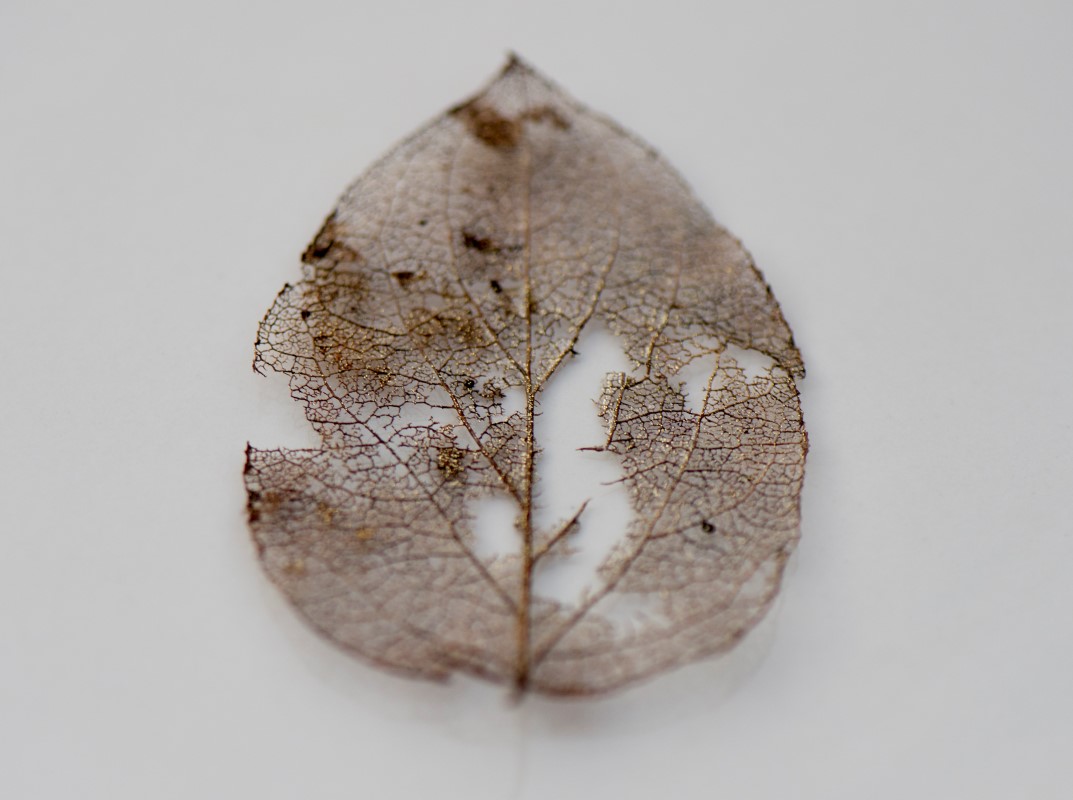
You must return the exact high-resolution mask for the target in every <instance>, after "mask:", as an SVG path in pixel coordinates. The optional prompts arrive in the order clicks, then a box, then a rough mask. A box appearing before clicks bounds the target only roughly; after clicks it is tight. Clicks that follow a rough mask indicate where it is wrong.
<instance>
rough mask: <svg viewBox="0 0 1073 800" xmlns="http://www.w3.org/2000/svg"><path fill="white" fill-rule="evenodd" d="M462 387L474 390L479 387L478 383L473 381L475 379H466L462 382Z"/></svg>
mask: <svg viewBox="0 0 1073 800" xmlns="http://www.w3.org/2000/svg"><path fill="white" fill-rule="evenodd" d="M462 385H463V386H465V387H466V388H467V389H472V388H473V387H474V386H476V385H477V381H475V380H473V378H466V379H465V380H464V381H462Z"/></svg>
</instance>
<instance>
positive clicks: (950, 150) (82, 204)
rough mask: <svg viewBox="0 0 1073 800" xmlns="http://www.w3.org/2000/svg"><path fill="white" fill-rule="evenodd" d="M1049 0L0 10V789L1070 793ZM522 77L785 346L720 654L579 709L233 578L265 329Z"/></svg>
mask: <svg viewBox="0 0 1073 800" xmlns="http://www.w3.org/2000/svg"><path fill="white" fill-rule="evenodd" d="M1071 34H1073V6H1071V5H1070V4H1069V3H1068V2H1064V1H1063V0H1055V1H1054V2H1040V1H1036V2H1016V3H1014V2H1009V3H995V2H972V3H970V2H964V3H954V2H936V1H935V0H928V1H927V2H908V1H907V0H899V2H872V3H869V2H821V3H809V4H806V3H796V2H786V3H777V4H771V3H763V2H725V3H724V2H698V3H695V4H685V3H680V4H676V3H671V2H659V3H651V4H639V3H634V4H631V3H627V2H615V3H610V2H609V3H596V2H581V0H571V1H570V2H551V1H550V0H539V1H537V0H530V1H529V2H525V3H515V2H503V1H502V0H500V2H486V3H478V2H466V3H463V2H440V3H425V4H416V3H403V2H387V1H386V0H381V1H380V2H360V1H357V0H349V1H348V2H340V3H336V4H330V3H317V2H308V1H307V2H302V3H295V4H294V5H293V6H291V7H289V8H284V7H283V6H282V5H281V4H275V3H271V2H262V3H253V2H251V3H248V4H242V3H237V2H221V0H212V2H183V3H178V2H176V3H170V4H161V3H152V2H131V3H127V4H123V3H119V2H97V3H90V2H82V3H72V4H71V5H70V6H69V7H66V8H61V7H59V6H56V5H53V4H48V3H40V2H31V1H30V0H5V2H4V3H3V6H2V7H0V264H2V268H3V272H2V276H0V298H2V299H0V348H2V356H3V362H2V372H0V387H2V392H0V411H2V413H0V492H2V513H3V517H2V518H3V532H2V538H0V795H2V796H3V797H5V798H75V797H77V798H234V797H256V798H298V797H309V798H317V799H318V800H327V799H328V798H343V797H346V798H355V797H370V798H395V797H414V798H419V797H446V798H452V797H460V798H527V799H530V800H532V799H535V798H559V797H563V798H573V797H579V798H585V797H616V798H647V797H668V798H695V797H696V798H701V797H703V798H710V797H720V798H861V797H868V798H905V797H944V798H945V797H959V798H960V797H964V798H1009V797H1032V798H1064V797H1069V796H1073V777H1071V768H1070V767H1069V762H1068V759H1069V753H1070V750H1071V748H1073V722H1071V720H1073V630H1071V619H1070V618H1071V611H1073V581H1071V580H1070V563H1071V560H1073V523H1071V521H1070V517H1071V513H1073V512H1071V509H1070V507H1069V498H1070V494H1071V492H1070V488H1071V483H1073V460H1071V452H1073V414H1071V411H1073V368H1071V365H1070V357H1071V354H1073V320H1071V313H1070V309H1071V308H1073V280H1071V269H1070V260H1071V255H1073V102H1071V99H1073V56H1071V53H1073V48H1071V46H1070V41H1071ZM507 49H515V50H517V51H518V52H519V53H521V54H522V55H523V56H524V57H525V58H526V59H527V60H529V61H530V62H531V63H533V64H534V65H536V66H537V67H538V68H539V69H541V70H542V71H544V72H545V73H546V74H548V75H549V76H551V77H552V78H554V79H555V80H556V81H558V82H559V83H560V84H561V85H563V86H564V87H565V88H566V89H567V90H569V91H570V92H572V93H573V94H574V95H575V96H577V97H579V98H580V99H582V100H583V101H585V102H586V103H588V104H589V105H591V106H592V107H594V108H596V109H599V110H601V111H604V112H606V113H608V114H609V115H611V116H612V117H614V118H615V119H617V120H619V121H620V122H621V123H623V124H624V125H626V126H627V127H629V128H631V129H633V130H634V131H636V132H638V133H639V134H640V135H642V136H643V137H644V138H645V139H647V140H648V141H649V142H651V143H653V144H654V145H655V146H656V147H657V148H658V149H659V150H660V151H661V152H663V153H664V154H665V155H666V156H667V157H668V159H669V160H670V161H671V163H673V164H674V165H675V166H677V167H678V168H679V169H680V170H681V172H682V173H683V174H684V175H685V176H686V177H687V178H688V179H689V181H690V182H691V183H692V184H693V186H694V187H695V189H696V191H697V193H698V194H699V195H700V197H701V198H703V200H704V201H705V203H706V204H707V205H708V206H709V207H710V208H711V209H712V211H713V213H714V214H715V215H716V217H717V218H718V219H719V220H720V221H722V222H723V223H724V224H726V225H727V226H728V227H729V228H730V229H731V230H733V231H734V232H735V233H736V234H737V235H739V236H741V237H742V238H743V239H744V240H745V242H746V244H747V246H749V248H750V249H751V250H752V252H753V254H754V255H755V257H756V259H757V261H758V263H759V264H760V265H761V267H762V268H763V269H764V271H765V274H766V276H767V278H768V279H769V281H770V282H771V284H772V286H773V287H774V290H775V292H776V295H777V296H778V298H779V299H780V301H781V303H782V306H783V309H784V311H785V313H786V316H787V318H788V319H789V321H790V323H791V324H792V326H793V327H794V331H795V334H796V338H797V341H798V343H799V344H800V346H801V348H802V350H803V352H804V355H805V359H806V363H807V366H808V370H809V376H808V378H807V379H806V380H805V382H804V384H803V387H802V388H803V397H804V403H805V412H806V421H807V424H808V427H809V430H810V433H811V440H812V451H811V453H810V456H809V462H808V472H807V480H806V486H805V494H804V525H803V539H802V542H801V545H800V548H799V551H798V554H797V556H796V557H795V559H794V561H793V562H792V564H791V569H790V572H789V574H788V576H787V581H786V584H785V588H784V592H783V594H782V598H781V601H780V603H779V606H778V607H777V609H776V610H775V612H774V615H773V616H772V617H771V618H770V620H769V622H766V623H765V624H764V626H762V628H761V629H760V630H758V631H756V632H755V633H754V634H753V635H752V636H750V637H749V638H748V639H747V640H746V642H745V643H744V645H743V646H742V647H741V648H740V649H739V651H737V652H736V653H735V654H733V655H732V656H731V657H730V658H728V659H726V660H724V661H723V662H714V663H706V664H701V665H697V666H694V667H691V668H688V669H685V670H682V671H680V672H678V673H675V674H673V675H670V676H666V677H663V678H661V679H658V680H656V681H654V682H652V683H650V684H647V685H645V686H642V687H640V688H637V689H634V690H631V691H629V692H627V693H625V694H622V695H620V696H616V697H612V698H609V699H606V700H601V701H592V702H585V701H583V702H570V703H565V702H561V701H560V702H552V701H546V700H540V699H530V700H527V701H526V702H524V703H523V704H522V705H521V706H520V707H514V706H511V705H510V704H508V703H507V702H506V699H505V693H504V692H503V691H502V690H501V689H498V688H495V687H487V686H485V685H483V684H478V683H475V682H471V681H465V680H463V681H456V682H454V683H453V684H451V685H449V686H447V687H442V686H436V685H431V684H428V685H426V684H420V683H414V682H410V681H406V680H402V679H398V678H395V677H392V676H388V675H385V674H383V673H381V672H379V671H376V670H374V669H372V668H369V667H366V666H365V665H363V664H360V663H358V662H355V661H352V660H351V659H349V658H348V657H346V656H345V655H342V654H340V653H339V652H337V651H336V650H334V649H333V648H332V647H330V646H329V645H327V644H325V643H324V642H322V641H321V640H320V639H318V638H317V637H316V636H314V635H313V634H312V633H310V632H308V631H307V630H306V629H305V627H303V625H302V624H301V623H300V622H299V621H298V620H297V619H296V617H295V616H294V614H293V613H292V612H291V610H290V609H289V608H288V607H287V606H286V604H285V603H284V602H283V600H282V599H281V598H280V597H279V596H278V595H277V593H276V592H275V590H274V589H273V588H272V587H271V586H270V585H268V583H267V581H266V580H265V579H264V578H263V576H262V574H261V573H260V570H259V568H258V566H257V564H256V560H255V556H254V552H253V549H252V547H251V545H250V544H249V541H248V535H247V533H246V529H245V522H244V508H243V507H244V501H245V496H244V492H243V487H242V481H241V469H242V462H243V449H244V447H245V444H246V441H247V440H250V441H252V442H254V443H255V444H258V445H260V446H274V445H300V444H302V443H303V442H307V441H310V434H309V433H308V431H306V429H305V426H304V422H303V420H302V418H301V414H300V410H299V409H298V407H297V406H296V405H295V404H294V403H292V402H291V401H290V400H289V399H288V398H287V396H286V391H285V387H284V385H283V384H282V383H281V382H280V381H279V380H266V379H263V378H258V377H256V376H255V375H254V374H253V373H252V371H251V370H250V360H251V356H252V345H253V339H254V334H255V329H256V324H257V322H258V320H259V319H260V317H261V316H262V314H263V312H264V311H265V309H266V308H267V307H268V305H269V303H270V302H271V300H272V298H273V296H274V295H275V293H276V291H277V290H278V289H279V287H280V286H281V285H282V284H283V283H284V282H285V281H287V280H293V279H295V278H296V277H297V275H298V255H299V254H300V253H301V251H302V250H303V249H304V247H305V245H306V243H307V241H308V240H309V239H310V238H311V237H312V235H313V233H314V232H315V231H316V229H317V227H318V225H319V223H320V221H321V219H322V218H323V217H324V215H325V214H326V213H327V212H328V211H329V210H330V208H331V206H332V205H333V204H334V201H335V198H336V196H337V195H338V194H339V193H340V192H341V191H342V189H343V188H344V186H345V185H346V184H348V183H349V182H350V181H351V180H352V178H354V177H355V176H356V175H357V174H358V173H360V172H361V170H362V169H364V167H365V166H366V165H368V164H369V163H370V162H371V161H372V160H374V159H375V158H376V157H378V156H379V155H380V154H381V153H382V152H383V151H385V150H386V149H387V148H388V147H389V146H390V145H391V144H392V143H393V142H394V141H395V140H397V139H398V138H400V137H402V136H403V135H405V134H407V133H409V132H410V131H411V130H413V129H414V128H415V127H416V126H417V125H419V124H420V123H422V122H423V121H424V120H426V119H427V118H429V117H431V116H433V115H434V114H436V113H438V112H439V111H440V110H442V109H443V108H445V107H447V106H448V105H450V104H452V103H453V102H455V101H457V100H459V99H461V98H462V97H464V96H465V95H467V94H468V93H470V92H471V91H473V90H475V89H476V88H477V87H478V86H479V85H480V84H481V83H482V82H483V81H484V80H486V79H487V78H488V77H489V76H490V75H492V74H493V73H494V72H495V71H496V70H497V69H498V68H499V66H500V64H501V62H502V60H503V57H504V53H505V51H506V50H507Z"/></svg>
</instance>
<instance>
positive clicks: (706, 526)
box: [700, 519, 715, 533]
mask: <svg viewBox="0 0 1073 800" xmlns="http://www.w3.org/2000/svg"><path fill="white" fill-rule="evenodd" d="M700 529H701V530H702V531H704V532H705V533H715V526H714V525H712V523H710V522H708V520H706V519H702V520H701V521H700Z"/></svg>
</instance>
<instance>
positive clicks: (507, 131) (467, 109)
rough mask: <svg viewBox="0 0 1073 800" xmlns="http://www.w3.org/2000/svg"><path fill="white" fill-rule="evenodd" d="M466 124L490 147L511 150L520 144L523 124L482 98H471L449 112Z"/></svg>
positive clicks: (469, 129) (473, 133) (474, 134)
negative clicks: (519, 139)
mask: <svg viewBox="0 0 1073 800" xmlns="http://www.w3.org/2000/svg"><path fill="white" fill-rule="evenodd" d="M449 113H450V114H451V115H452V116H455V117H457V118H458V119H460V120H461V121H462V123H463V124H464V125H465V126H466V129H467V130H468V131H469V132H470V134H472V135H473V136H474V137H475V138H477V139H479V140H480V141H482V142H484V143H485V144H486V145H488V146H489V147H494V148H496V149H499V150H509V149H511V148H513V147H514V146H515V145H517V144H518V138H519V137H520V136H521V128H522V126H521V125H520V124H519V122H518V121H517V120H513V119H511V118H510V117H504V116H503V115H502V114H500V113H499V112H498V111H496V110H495V109H494V108H492V107H491V106H488V105H485V104H484V103H483V101H482V100H481V98H477V99H475V100H471V101H469V102H468V103H465V104H463V105H461V106H457V107H456V108H453V109H451V111H450V112H449Z"/></svg>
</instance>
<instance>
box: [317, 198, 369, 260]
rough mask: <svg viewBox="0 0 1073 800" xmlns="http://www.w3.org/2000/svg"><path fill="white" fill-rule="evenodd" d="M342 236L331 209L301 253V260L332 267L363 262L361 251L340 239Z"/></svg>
mask: <svg viewBox="0 0 1073 800" xmlns="http://www.w3.org/2000/svg"><path fill="white" fill-rule="evenodd" d="M343 236H344V231H343V230H341V228H340V226H339V224H338V222H337V221H336V215H335V212H334V211H333V212H332V213H331V214H329V215H328V218H327V219H326V220H324V224H323V225H322V226H321V229H320V232H318V233H317V235H316V236H315V237H314V238H313V241H312V242H310V244H309V247H307V248H306V249H305V252H304V253H302V261H303V262H304V263H306V264H310V265H319V266H327V267H334V266H335V265H336V264H346V263H357V264H360V263H361V262H363V261H364V260H365V259H363V258H362V256H361V253H359V252H358V251H357V250H355V249H354V248H353V247H350V246H349V245H346V244H344V243H343V242H342V241H340V239H342V238H343Z"/></svg>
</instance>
